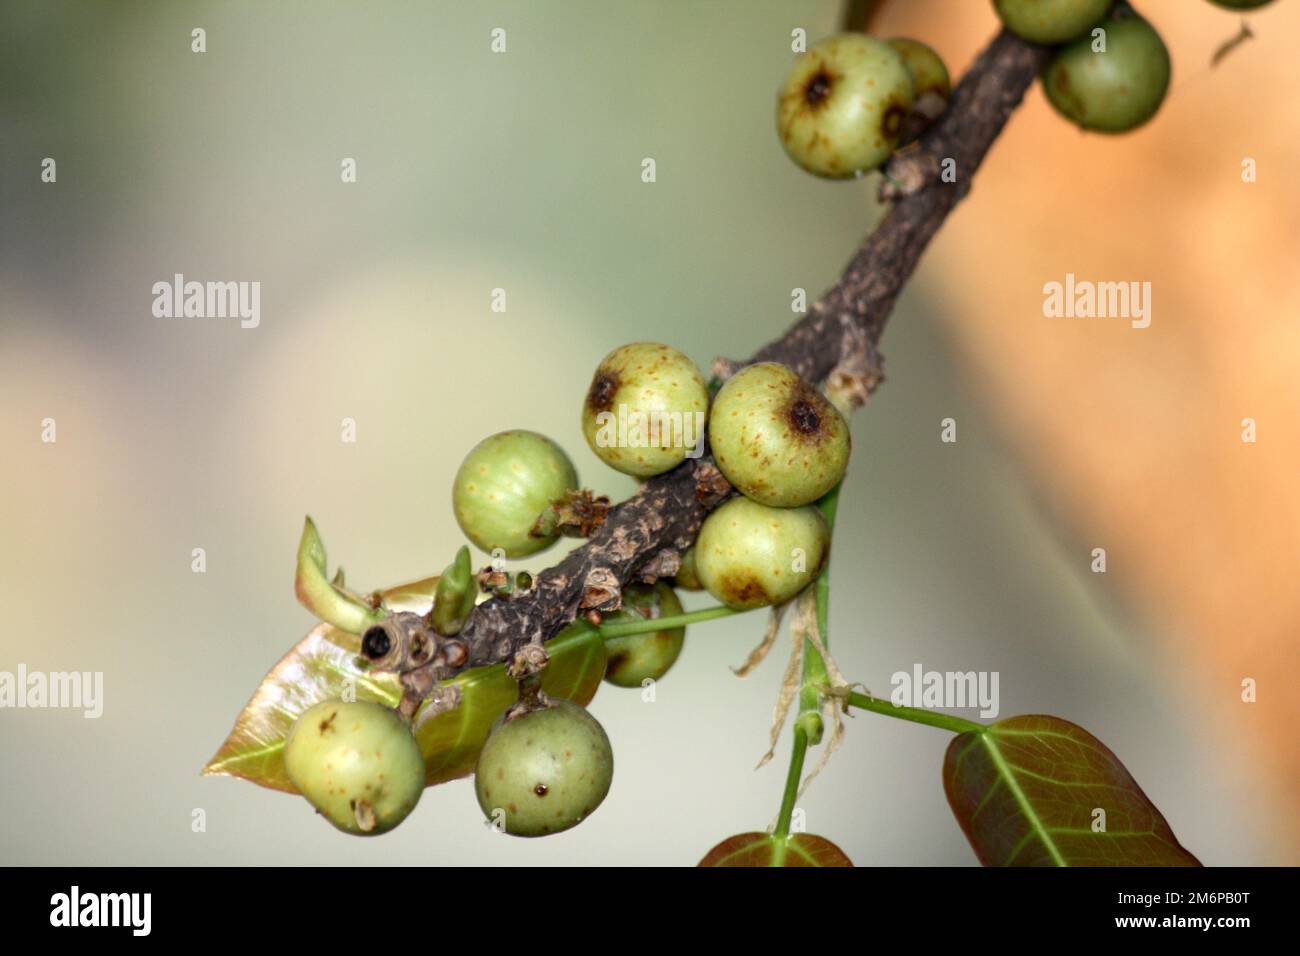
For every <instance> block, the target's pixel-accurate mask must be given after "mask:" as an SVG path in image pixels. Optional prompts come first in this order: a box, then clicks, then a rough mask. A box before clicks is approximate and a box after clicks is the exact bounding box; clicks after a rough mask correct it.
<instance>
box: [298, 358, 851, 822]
mask: <svg viewBox="0 0 1300 956" xmlns="http://www.w3.org/2000/svg"><path fill="white" fill-rule="evenodd" d="M582 429H583V434H584V435H585V437H586V439H587V442H588V444H589V445H590V447H591V449H592V451H593V452H594V453H595V454H596V456H597V457H598V458H600V459H601V460H602V461H603V462H605V463H606V464H608V465H609V466H610V467H612V468H614V469H616V470H618V471H620V472H623V473H625V474H628V475H633V476H636V477H638V478H642V479H644V478H648V477H651V476H653V475H657V474H662V473H664V472H667V471H670V470H672V469H673V468H676V467H678V466H679V465H681V464H682V463H683V462H684V461H685V460H686V459H687V458H688V457H699V456H700V455H702V454H703V453H704V451H705V448H706V445H705V436H706V435H707V442H708V445H707V447H708V450H709V452H710V453H711V455H712V458H713V461H714V463H715V464H716V465H717V467H718V469H719V470H720V471H721V472H722V474H723V475H724V476H725V477H726V478H727V480H728V481H729V482H730V483H731V485H732V486H733V487H734V488H735V489H736V490H737V491H739V492H740V494H739V495H737V496H734V497H732V498H731V499H730V500H728V501H726V502H725V503H724V504H722V505H721V506H720V507H719V508H717V509H716V510H714V511H713V512H712V513H711V514H710V515H709V516H708V517H707V518H706V519H705V520H704V523H703V525H702V527H701V529H700V533H699V535H698V537H697V540H696V542H695V545H694V546H693V547H691V548H688V549H686V551H685V552H684V553H682V554H681V555H680V557H681V567H680V569H679V570H678V572H677V574H676V576H675V577H674V579H673V581H672V582H671V583H670V582H669V581H667V580H662V579H661V580H659V581H657V582H656V583H654V584H646V585H640V584H634V585H629V586H627V587H626V588H624V589H623V593H622V607H621V608H620V609H618V610H617V611H614V612H612V613H609V614H606V615H604V617H603V623H615V624H617V623H619V622H622V621H637V620H639V621H644V620H646V619H658V618H670V617H673V616H674V615H678V614H681V613H682V605H681V602H680V600H679V599H678V597H677V594H676V592H675V591H674V589H673V585H674V584H675V585H676V586H678V587H682V588H686V589H690V590H707V591H708V592H709V593H710V594H712V595H713V596H714V597H715V598H717V599H718V600H719V601H721V602H723V603H724V604H726V605H728V606H730V607H733V608H737V609H745V608H754V607H760V606H763V605H770V604H779V603H783V602H785V601H788V600H789V599H790V598H792V597H794V596H795V595H796V594H798V593H799V592H800V591H801V590H803V589H804V588H805V587H807V586H808V584H810V583H811V582H812V580H813V579H814V578H815V577H816V576H817V574H818V573H819V572H820V570H821V568H822V566H823V564H824V562H825V560H826V555H827V552H828V549H829V545H830V531H829V529H828V527H827V524H826V521H825V519H824V518H823V517H822V514H821V512H820V511H819V510H818V509H817V508H816V507H814V502H816V501H817V500H818V499H820V498H821V497H823V496H824V495H825V494H826V493H827V492H829V491H830V490H831V489H833V488H834V487H835V486H836V485H837V484H838V483H839V481H840V479H841V478H842V477H843V475H844V472H845V469H846V468H847V466H848V461H849V453H850V439H849V429H848V424H847V422H846V421H845V420H844V417H843V416H842V415H841V414H840V412H839V411H838V410H837V409H836V408H835V407H834V405H832V404H831V403H830V402H829V401H828V400H827V399H826V397H825V396H823V395H822V394H821V393H820V392H819V391H818V390H817V389H815V388H814V387H812V386H811V385H810V384H808V383H807V382H806V381H804V380H803V379H802V378H800V376H799V375H797V374H796V373H795V372H794V371H792V370H791V369H790V368H789V367H787V366H785V365H781V364H777V363H773V362H762V363H758V364H754V365H749V366H747V367H745V368H743V369H741V370H740V371H739V372H737V373H736V374H735V375H733V376H732V377H731V378H730V379H729V380H727V382H726V383H725V384H723V385H721V387H719V388H717V389H716V392H712V391H711V389H710V387H709V385H708V384H707V383H706V382H705V379H704V376H703V375H702V374H701V373H700V370H699V369H698V368H697V367H696V366H695V364H694V363H693V362H692V361H691V360H690V359H689V358H688V357H687V356H686V355H684V354H682V353H681V352H679V351H678V350H677V349H674V348H672V347H670V346H668V345H663V344H661V343H656V342H636V343H632V344H629V345H624V346H622V347H621V348H618V349H615V350H614V351H613V352H611V353H610V354H609V355H607V356H606V357H605V358H604V360H602V361H601V363H600V365H599V366H598V367H597V369H596V372H595V374H594V375H593V377H592V382H591V386H590V387H589V389H588V390H587V394H586V397H585V399H584V402H583V408H582ZM582 494H583V492H582V491H581V489H580V488H579V484H578V476H577V471H576V469H575V468H574V466H573V463H572V461H571V460H570V459H569V456H568V455H567V454H566V453H565V452H564V450H563V449H562V448H561V447H560V446H559V445H558V444H556V443H555V442H554V441H552V440H551V439H549V438H547V437H546V436H544V435H540V434H538V433H536V432H532V431H524V430H513V431H506V432H501V433H499V434H495V435H492V436H490V437H488V438H486V439H484V440H483V441H481V442H480V443H479V444H478V445H476V446H475V447H474V448H473V449H472V450H471V451H470V452H469V454H468V455H467V456H466V457H465V459H464V461H463V462H462V463H461V466H460V468H459V470H458V471H457V474H456V478H455V481H454V483H453V488H452V505H453V510H454V513H455V517H456V520H457V523H458V524H459V525H460V528H461V530H462V531H463V532H464V533H465V536H466V537H467V538H469V540H470V541H471V542H472V543H473V544H474V545H475V546H477V547H478V548H480V549H482V550H483V551H485V552H488V553H490V554H493V555H495V556H497V557H506V558H521V557H526V556H529V555H533V554H536V553H538V552H540V551H542V550H544V549H545V548H548V547H550V546H551V545H552V544H554V543H555V541H556V540H557V539H558V538H559V536H560V535H561V534H562V533H564V532H563V520H562V518H561V517H560V516H561V515H562V514H563V513H564V512H565V509H566V508H567V507H569V506H570V505H571V503H572V502H573V501H574V499H575V496H579V497H580V496H581V495H582ZM449 582H452V584H451V585H450V586H448V583H449ZM471 589H472V590H473V591H474V592H475V593H476V592H477V590H478V588H477V585H476V583H475V579H474V577H473V576H472V575H471V574H470V572H469V557H468V551H467V549H462V551H461V554H459V555H458V556H457V561H456V562H453V565H452V566H451V567H449V568H448V570H447V572H445V573H444V575H443V576H442V578H440V579H439V582H438V593H437V597H436V599H435V605H434V607H433V609H432V610H431V612H430V614H429V620H430V622H431V623H432V625H433V627H434V628H435V630H437V631H438V632H439V633H443V634H448V633H451V634H454V633H456V632H457V630H458V628H459V627H460V626H461V624H462V623H463V620H464V618H465V617H466V616H467V614H468V612H469V611H471V610H472V608H473V606H474V599H473V598H472V597H471V598H470V599H469V600H468V602H467V603H466V601H465V595H466V594H468V593H470V590H471ZM453 591H454V592H455V594H452V592H453ZM448 608H455V610H453V611H451V612H450V613H448V612H447V609H448ZM684 639H685V628H684V627H666V628H661V629H659V630H655V631H650V632H646V633H636V634H627V635H621V636H609V637H607V638H606V640H605V650H606V659H607V663H606V668H605V680H606V681H608V682H610V683H612V684H615V685H617V686H621V687H642V686H644V685H645V684H646V682H648V681H655V680H658V679H659V678H661V677H662V676H663V675H664V674H665V673H667V671H668V669H669V668H670V667H672V665H673V663H674V662H675V661H676V660H677V658H678V655H679V654H680V653H681V649H682V645H683V641H684ZM372 640H373V641H377V642H380V643H381V644H382V646H381V647H380V648H379V649H378V653H376V654H374V655H372V656H381V655H382V654H383V653H385V652H386V649H387V647H388V643H387V642H388V637H387V632H386V631H385V630H384V629H383V627H372V628H370V629H369V630H366V631H365V633H364V634H363V636H362V647H363V653H366V654H370V653H371V651H370V649H369V644H370V642H371V641H372ZM284 762H285V771H286V773H287V774H288V776H289V779H290V780H291V781H292V782H293V784H294V786H295V787H296V788H297V789H298V791H299V792H300V793H301V794H302V795H303V796H305V797H306V798H307V799H308V800H309V801H310V802H311V803H312V805H313V806H315V808H316V809H317V811H319V812H320V814H321V815H322V816H324V817H325V818H326V819H327V820H329V821H330V822H331V823H332V824H334V826H336V827H338V828H339V829H340V830H344V831H346V832H349V833H355V834H359V835H374V834H379V833H384V832H386V831H388V830H390V829H392V828H393V827H395V826H396V825H397V824H398V823H400V822H401V821H402V820H403V819H404V818H405V817H406V816H407V815H408V814H409V813H410V812H411V810H412V809H413V808H414V807H415V805H416V803H417V801H418V800H419V798H420V794H421V793H422V791H423V789H424V782H425V773H424V761H423V759H422V757H421V752H420V748H419V745H418V744H417V742H416V740H415V737H414V735H413V734H412V731H411V728H410V726H409V725H408V723H407V722H406V721H405V720H404V719H403V718H402V717H401V716H400V715H399V714H398V713H396V712H395V711H393V710H392V709H390V708H388V707H385V706H383V705H381V704H379V703H375V702H372V701H359V700H358V701H339V700H330V701H325V702H322V703H319V704H316V705H315V706H313V707H311V708H310V709H308V710H307V711H305V712H304V713H303V714H302V715H301V716H300V717H299V718H298V720H297V721H296V722H295V723H294V725H293V728H292V730H291V731H290V732H289V735H288V738H287V739H286V741H285V749H284ZM613 772H614V758H613V753H612V750H611V748H610V743H609V739H608V737H607V736H606V734H605V732H604V730H603V729H602V728H601V726H600V724H599V723H598V722H597V721H596V720H595V718H593V717H592V716H591V715H590V714H588V713H587V711H586V710H585V709H584V708H582V707H580V706H578V705H577V704H575V703H573V702H571V701H568V700H563V699H559V698H553V697H548V696H546V695H545V694H530V695H527V696H525V695H523V694H521V698H520V701H519V703H518V704H516V705H515V706H512V707H510V708H508V709H507V710H506V711H505V712H504V713H502V714H501V715H500V716H499V717H498V718H497V720H496V722H495V723H494V724H493V726H492V729H491V731H490V733H489V734H488V736H487V740H486V742H485V743H484V745H483V748H482V750H481V751H480V753H479V756H478V762H477V765H476V767H475V792H476V795H477V797H478V802H479V806H480V808H481V809H482V811H483V813H484V815H485V817H486V818H487V819H488V820H489V821H490V822H491V823H493V824H494V825H496V826H498V827H499V829H501V830H503V831H504V832H506V833H510V834H514V835H518V836H543V835H546V834H550V833H559V832H562V831H563V830H566V829H569V828H570V827H572V826H575V825H576V824H578V823H579V822H581V821H582V820H583V819H585V818H586V817H587V816H589V815H590V814H591V813H592V812H593V811H594V810H595V809H596V808H597V807H598V806H599V805H600V803H601V802H602V801H603V800H604V798H605V796H606V794H607V793H608V791H609V787H610V784H611V782H612V780H613Z"/></svg>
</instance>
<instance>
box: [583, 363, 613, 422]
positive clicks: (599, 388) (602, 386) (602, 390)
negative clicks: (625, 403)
mask: <svg viewBox="0 0 1300 956" xmlns="http://www.w3.org/2000/svg"><path fill="white" fill-rule="evenodd" d="M617 391H618V376H617V375H615V374H614V373H612V372H604V371H597V372H596V377H595V378H593V379H592V380H591V388H589V389H588V390H587V407H588V408H590V409H591V410H592V411H593V412H608V411H610V410H611V409H612V408H613V407H614V393H615V392H617Z"/></svg>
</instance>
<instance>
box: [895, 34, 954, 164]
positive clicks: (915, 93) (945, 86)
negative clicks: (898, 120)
mask: <svg viewBox="0 0 1300 956" xmlns="http://www.w3.org/2000/svg"><path fill="white" fill-rule="evenodd" d="M889 45H890V46H892V47H893V48H894V49H895V50H897V51H898V53H899V55H900V56H902V58H903V64H904V65H905V66H906V67H907V74H908V76H910V77H911V78H912V111H911V113H910V114H909V116H908V119H907V129H906V131H905V132H904V136H903V139H904V140H909V139H913V138H915V137H916V136H917V135H918V134H920V132H921V131H922V130H924V129H925V128H926V127H927V126H929V125H930V123H932V122H934V120H935V119H937V118H938V116H939V114H940V113H942V112H943V111H944V108H945V107H946V106H947V105H948V97H949V96H950V95H951V94H952V81H951V80H950V79H949V77H948V68H947V67H946V66H944V65H943V60H942V59H941V58H940V57H939V54H938V53H935V52H934V50H932V49H931V48H930V47H928V46H926V45H925V44H924V43H922V42H921V41H920V40H913V39H911V38H910V37H894V38H893V39H892V40H890V41H889Z"/></svg>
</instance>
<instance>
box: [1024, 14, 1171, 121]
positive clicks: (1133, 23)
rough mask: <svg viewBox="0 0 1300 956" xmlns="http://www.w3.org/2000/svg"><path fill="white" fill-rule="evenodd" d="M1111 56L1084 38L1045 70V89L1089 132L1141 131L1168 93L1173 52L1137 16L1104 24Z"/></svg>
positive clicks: (1059, 108)
mask: <svg viewBox="0 0 1300 956" xmlns="http://www.w3.org/2000/svg"><path fill="white" fill-rule="evenodd" d="M1101 26H1102V28H1103V29H1104V30H1105V31H1106V51H1105V52H1104V53H1094V52H1093V50H1092V40H1091V39H1090V38H1089V37H1083V38H1081V39H1079V40H1076V41H1075V42H1074V43H1071V44H1070V45H1069V46H1066V47H1064V48H1062V49H1061V50H1059V51H1058V52H1057V54H1056V55H1055V56H1054V57H1053V58H1052V60H1051V62H1049V63H1048V64H1047V67H1046V68H1045V69H1044V70H1043V75H1042V82H1043V90H1044V91H1045V92H1046V93H1047V99H1048V100H1049V101H1050V102H1051V104H1052V106H1054V107H1055V108H1056V110H1057V112H1059V113H1060V114H1061V115H1062V116H1064V117H1066V118H1067V119H1069V120H1071V121H1073V122H1075V123H1077V124H1078V125H1079V126H1082V127H1083V128H1084V129H1091V130H1098V131H1100V132H1104V133H1122V132H1125V131H1127V130H1131V129H1133V128H1135V127H1137V126H1141V125H1142V124H1143V123H1145V122H1146V121H1147V120H1149V119H1150V118H1151V117H1152V116H1154V115H1155V114H1156V110H1158V109H1159V108H1160V103H1161V102H1162V101H1163V100H1164V98H1165V91H1166V90H1168V89H1169V74H1170V67H1169V51H1168V50H1166V49H1165V44H1164V41H1162V40H1161V39H1160V34H1158V33H1156V31H1155V29H1154V28H1153V27H1152V26H1151V24H1149V23H1147V22H1146V21H1145V20H1143V19H1141V18H1140V17H1136V16H1123V17H1112V18H1110V19H1108V20H1105V21H1104V22H1103V23H1102V24H1101Z"/></svg>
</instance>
